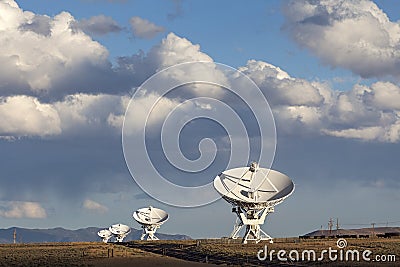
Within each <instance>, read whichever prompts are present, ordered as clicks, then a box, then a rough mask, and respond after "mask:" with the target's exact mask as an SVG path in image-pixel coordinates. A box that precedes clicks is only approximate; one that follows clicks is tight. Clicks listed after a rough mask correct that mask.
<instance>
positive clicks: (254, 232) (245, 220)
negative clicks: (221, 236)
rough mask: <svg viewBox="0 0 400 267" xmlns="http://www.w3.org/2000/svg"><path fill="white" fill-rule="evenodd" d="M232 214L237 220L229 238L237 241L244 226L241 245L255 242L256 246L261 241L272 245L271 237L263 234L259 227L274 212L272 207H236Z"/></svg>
mask: <svg viewBox="0 0 400 267" xmlns="http://www.w3.org/2000/svg"><path fill="white" fill-rule="evenodd" d="M232 212H235V213H236V215H237V219H236V223H235V225H234V227H233V231H232V233H231V235H230V237H229V238H232V239H238V238H239V232H240V230H242V228H243V227H244V226H246V231H245V234H244V237H243V241H242V243H243V244H247V241H255V242H256V244H257V243H258V242H260V241H261V240H269V242H270V243H273V239H272V237H271V236H270V235H268V234H267V233H266V232H264V231H263V230H262V229H261V227H260V225H262V224H264V221H265V218H266V217H267V215H268V214H269V213H272V212H274V207H271V206H267V207H256V208H254V207H246V206H242V207H241V206H236V207H234V208H233V209H232Z"/></svg>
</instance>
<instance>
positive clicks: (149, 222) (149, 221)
mask: <svg viewBox="0 0 400 267" xmlns="http://www.w3.org/2000/svg"><path fill="white" fill-rule="evenodd" d="M132 216H133V218H134V219H135V220H136V221H137V222H138V223H139V224H141V225H142V229H143V232H142V235H141V237H140V240H144V239H145V238H146V236H147V238H146V239H147V240H158V238H157V237H156V236H155V235H154V234H155V232H156V231H157V229H158V228H160V226H161V225H162V224H163V223H165V222H166V221H167V220H168V213H167V212H165V211H163V210H162V209H158V208H154V207H152V206H149V207H148V208H141V209H138V210H137V211H135V212H134V213H133V214H132Z"/></svg>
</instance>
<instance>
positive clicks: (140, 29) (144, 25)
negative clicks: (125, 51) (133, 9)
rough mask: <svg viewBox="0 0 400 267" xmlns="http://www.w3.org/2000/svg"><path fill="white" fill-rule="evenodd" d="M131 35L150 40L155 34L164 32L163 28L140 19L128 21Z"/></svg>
mask: <svg viewBox="0 0 400 267" xmlns="http://www.w3.org/2000/svg"><path fill="white" fill-rule="evenodd" d="M130 24H131V28H132V32H133V35H134V36H136V37H139V38H145V39H151V38H153V37H155V36H156V35H157V34H159V33H162V32H164V28H163V27H161V26H157V25H155V24H154V23H152V22H150V21H148V20H147V19H143V18H141V17H132V18H131V19H130Z"/></svg>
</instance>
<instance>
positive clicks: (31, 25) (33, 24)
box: [19, 15, 51, 36]
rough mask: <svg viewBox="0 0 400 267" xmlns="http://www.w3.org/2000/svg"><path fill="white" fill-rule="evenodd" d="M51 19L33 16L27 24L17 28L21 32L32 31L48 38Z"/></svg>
mask: <svg viewBox="0 0 400 267" xmlns="http://www.w3.org/2000/svg"><path fill="white" fill-rule="evenodd" d="M50 22H51V18H50V17H48V16H42V15H35V16H34V17H33V19H32V20H31V21H29V22H25V23H23V24H21V25H20V26H19V28H20V29H21V30H22V31H32V32H35V33H37V34H41V35H44V36H48V35H50V33H51V25H50Z"/></svg>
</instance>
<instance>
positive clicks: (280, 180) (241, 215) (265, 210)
mask: <svg viewBox="0 0 400 267" xmlns="http://www.w3.org/2000/svg"><path fill="white" fill-rule="evenodd" d="M214 187H215V189H216V190H217V191H218V193H219V194H220V195H221V196H222V197H223V198H224V199H225V200H226V201H228V202H229V203H231V204H232V205H233V208H232V212H234V213H236V215H237V221H236V224H235V225H234V228H233V231H232V233H231V235H230V238H232V239H236V238H238V237H239V235H238V234H239V232H240V231H241V229H242V228H243V227H244V226H246V231H245V235H244V237H243V243H245V244H246V243H247V242H248V241H255V242H256V243H258V242H260V241H261V240H270V242H273V241H272V237H271V236H269V235H268V234H267V233H266V232H264V231H263V230H262V229H261V227H260V225H263V224H264V221H265V218H266V216H267V215H268V214H269V213H272V212H274V206H275V205H278V204H279V203H281V202H282V201H283V200H284V199H285V198H287V197H288V196H290V195H291V194H292V193H293V191H294V183H293V182H292V180H291V179H290V178H289V177H288V176H286V175H285V174H283V173H280V172H278V171H274V170H271V169H266V168H259V167H258V163H256V162H253V163H252V164H251V165H250V167H241V168H235V169H230V170H226V171H224V172H222V173H221V174H220V175H218V176H217V177H215V179H214Z"/></svg>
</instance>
